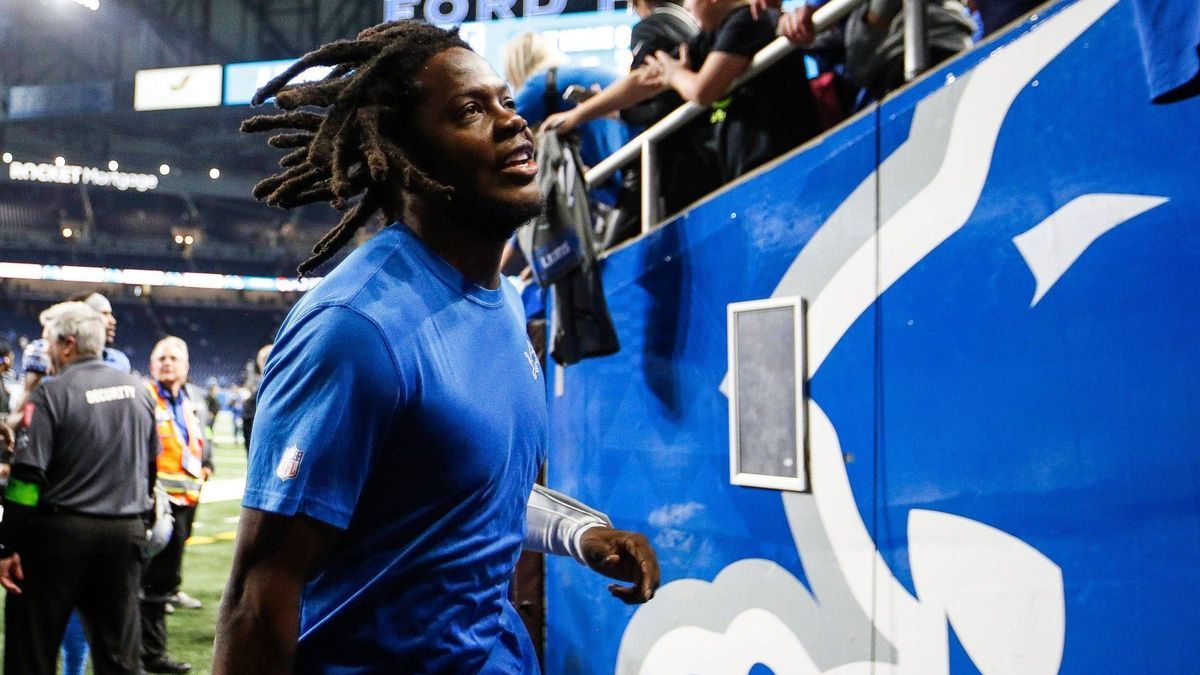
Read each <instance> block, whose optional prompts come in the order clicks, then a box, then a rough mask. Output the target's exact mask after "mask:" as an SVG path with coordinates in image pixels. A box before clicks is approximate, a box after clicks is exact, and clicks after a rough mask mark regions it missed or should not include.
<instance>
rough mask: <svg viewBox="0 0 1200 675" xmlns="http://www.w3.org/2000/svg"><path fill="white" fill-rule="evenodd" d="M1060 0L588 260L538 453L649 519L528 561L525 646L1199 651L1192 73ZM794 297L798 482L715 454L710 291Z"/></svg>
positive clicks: (947, 666)
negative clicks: (754, 484) (599, 312)
mask: <svg viewBox="0 0 1200 675" xmlns="http://www.w3.org/2000/svg"><path fill="white" fill-rule="evenodd" d="M1131 20H1132V17H1131V10H1130V7H1129V6H1128V3H1127V2H1125V1H1124V0H1122V1H1121V2H1117V0H1079V1H1078V2H1073V3H1072V2H1064V3H1061V4H1059V5H1057V6H1055V7H1054V8H1053V9H1052V10H1051V11H1048V12H1045V13H1044V14H1043V15H1042V16H1038V17H1036V18H1034V19H1031V20H1029V21H1028V22H1026V23H1025V24H1023V25H1021V26H1019V27H1017V28H1016V29H1015V30H1013V31H1011V32H1010V33H1009V34H1007V35H1005V36H1001V38H1000V39H998V40H996V41H993V42H991V43H989V44H987V45H984V46H983V47H981V48H979V49H977V50H976V51H975V52H973V53H971V54H968V55H966V56H964V57H963V58H961V59H959V60H957V61H955V62H954V63H951V64H948V65H947V66H945V67H944V68H942V69H941V70H939V71H938V72H937V73H935V74H933V75H932V76H931V77H930V78H928V79H926V80H924V81H922V82H921V83H918V84H917V85H915V86H913V87H911V88H909V89H907V90H905V91H904V92H902V93H900V94H899V95H898V96H896V97H894V98H892V99H890V100H888V101H887V102H885V103H884V104H883V105H882V106H881V107H880V108H879V109H877V110H872V111H871V112H869V113H867V114H866V115H864V116H863V117H861V118H859V119H857V120H856V121H854V122H852V123H850V124H849V125H847V126H846V127H844V128H842V129H841V130H839V131H838V132H836V133H834V134H832V135H831V136H830V137H828V138H825V139H823V140H822V141H821V142H820V143H818V144H816V145H814V146H813V147H810V148H807V149H804V150H802V151H801V152H799V153H796V154H794V155H792V156H791V157H789V158H787V159H785V160H783V161H781V162H779V163H777V164H776V165H774V166H772V167H769V168H768V169H766V170H765V171H763V172H761V173H759V174H757V175H756V176H753V177H751V178H750V179H748V180H746V181H744V182H742V183H741V184H739V185H736V186H733V187H731V188H729V189H727V190H726V191H724V192H722V193H721V194H719V195H717V196H715V197H714V198H712V199H710V200H709V201H707V202H705V203H703V204H701V205H699V206H697V207H696V208H694V209H693V210H692V211H691V212H689V213H687V214H685V215H684V216H682V217H680V218H678V219H677V220H675V221H673V222H672V223H670V224H668V225H667V226H665V227H664V228H662V229H660V230H658V231H656V232H655V233H653V234H651V235H649V236H648V237H646V238H644V239H642V240H640V241H638V242H636V243H634V244H633V245H631V246H629V247H627V248H625V249H622V250H620V251H618V252H616V253H614V254H613V255H611V256H610V257H609V258H608V261H607V263H606V268H605V284H606V291H607V294H608V299H609V304H610V308H611V310H612V312H613V316H614V319H615V321H616V324H617V326H618V331H619V333H620V337H621V341H622V350H621V352H620V353H618V354H616V355H614V356H612V357H608V358H604V359H597V360H594V361H589V362H585V363H582V364H579V365H575V366H571V367H569V368H566V369H564V370H562V371H559V372H558V373H556V375H555V377H556V378H557V381H556V382H555V383H554V385H555V386H556V387H559V388H560V390H561V391H560V393H559V394H558V395H556V396H554V397H553V399H552V415H553V425H554V429H553V439H554V448H553V450H552V454H551V460H550V466H549V479H550V484H551V485H552V486H553V487H555V488H557V489H561V490H563V491H566V492H568V493H570V494H574V495H577V496H579V497H580V498H581V499H583V500H584V501H587V502H589V503H592V504H594V505H596V506H597V507H599V508H602V509H604V510H606V511H607V512H608V513H609V514H610V515H612V516H613V518H614V520H615V521H616V522H617V523H618V524H619V525H620V526H622V527H626V528H630V529H637V530H642V531H644V532H646V533H647V534H648V535H649V536H650V538H651V539H652V540H653V542H654V543H655V545H656V547H657V548H658V551H659V555H660V560H661V563H662V565H663V581H664V587H663V589H662V590H661V592H660V594H659V597H657V598H656V599H655V600H654V601H652V602H651V603H649V604H647V605H646V606H644V607H642V608H639V609H637V610H636V611H635V610H634V609H632V608H627V607H625V606H623V605H621V604H620V603H619V602H618V601H616V600H614V599H612V598H610V597H608V596H607V594H606V593H605V592H604V585H605V582H604V580H602V579H599V578H598V577H596V576H595V575H594V574H592V573H591V572H588V571H587V570H583V569H581V568H580V567H579V566H578V565H576V564H575V563H573V562H570V561H564V560H552V561H550V563H549V569H548V578H547V588H548V591H547V596H548V597H547V601H548V613H549V627H548V636H547V650H546V658H547V663H546V670H547V672H551V673H608V672H621V673H627V672H628V673H633V672H639V671H643V669H644V672H653V673H659V672H664V673H667V672H681V673H683V672H713V673H747V672H756V673H760V672H768V671H774V672H789V673H822V672H824V673H829V672H836V673H838V675H848V674H850V673H897V674H900V673H902V674H906V675H907V674H912V675H937V674H938V673H943V672H953V673H974V672H996V673H1002V672H1012V673H1023V674H1025V673H1029V674H1036V673H1050V672H1058V671H1060V670H1061V672H1069V673H1101V672H1104V673H1108V672H1112V673H1142V672H1144V673H1161V672H1187V671H1188V670H1189V669H1191V668H1193V667H1194V665H1193V664H1195V663H1198V662H1200V647H1197V646H1196V644H1197V643H1196V642H1195V641H1193V640H1191V636H1190V627H1191V626H1194V625H1196V623H1197V622H1198V620H1200V609H1198V608H1200V487H1198V486H1200V455H1198V454H1197V445H1200V422H1198V421H1197V420H1196V418H1195V415H1194V411H1195V410H1197V409H1200V385H1198V384H1197V377H1196V374H1197V373H1200V349H1197V348H1196V346H1195V345H1196V340H1195V337H1194V335H1193V333H1194V331H1195V327H1196V326H1197V325H1200V324H1197V321H1196V319H1195V318H1194V317H1196V316H1198V315H1200V283H1198V282H1200V272H1198V271H1197V270H1198V269H1200V216H1198V215H1197V214H1200V191H1198V190H1197V189H1196V187H1197V176H1198V175H1200V134H1197V133H1196V131H1195V130H1196V129H1197V128H1200V100H1193V101H1185V102H1182V103H1177V104H1172V105H1167V106H1153V105H1151V104H1150V103H1149V100H1148V99H1149V95H1148V91H1147V89H1146V85H1145V83H1144V79H1143V75H1142V71H1141V70H1140V67H1139V64H1138V60H1137V59H1138V54H1137V45H1136V37H1135V35H1134V33H1133V30H1132V28H1131V27H1130V22H1131ZM772 295H776V296H778V295H800V296H802V297H804V298H805V299H806V301H808V302H809V317H808V318H809V325H808V335H809V339H810V345H809V354H808V356H809V359H810V373H809V374H810V380H809V390H810V393H811V397H812V402H811V404H810V407H809V414H810V422H811V427H810V436H809V439H808V442H809V445H810V447H809V451H810V453H812V458H811V462H812V468H813V491H812V493H810V494H794V493H782V494H781V493H778V492H775V491H769V490H761V489H754V488H743V487H734V486H731V485H730V484H729V476H728V414H727V400H726V398H725V396H724V394H722V393H721V391H720V386H721V383H722V380H723V378H724V377H725V373H726V366H727V364H726V333H725V331H726V326H725V307H726V305H727V304H728V303H730V302H737V301H742V300H751V299H759V298H765V297H770V296H772Z"/></svg>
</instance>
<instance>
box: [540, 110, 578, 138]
mask: <svg viewBox="0 0 1200 675" xmlns="http://www.w3.org/2000/svg"><path fill="white" fill-rule="evenodd" d="M578 110H579V108H571V109H570V110H568V111H566V112H560V113H554V114H553V115H551V116H549V117H547V118H546V121H545V122H542V128H543V129H545V130H547V131H553V132H555V133H557V134H558V135H559V136H561V135H563V134H565V133H568V132H570V131H571V130H573V129H574V128H575V127H577V126H579V114H578V113H577V112H576V111H578Z"/></svg>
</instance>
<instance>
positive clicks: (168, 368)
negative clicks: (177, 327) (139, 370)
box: [150, 344, 188, 387]
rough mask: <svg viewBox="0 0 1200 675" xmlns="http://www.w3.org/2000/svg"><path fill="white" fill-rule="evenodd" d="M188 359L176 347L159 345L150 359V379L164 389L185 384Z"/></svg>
mask: <svg viewBox="0 0 1200 675" xmlns="http://www.w3.org/2000/svg"><path fill="white" fill-rule="evenodd" d="M187 376H188V357H187V355H186V354H184V353H183V350H182V349H180V348H179V347H177V346H176V345H171V344H167V345H161V346H160V347H159V348H158V349H156V350H155V351H154V354H153V356H152V357H151V358H150V377H152V378H154V379H155V380H156V381H158V382H160V383H161V384H162V385H163V386H165V387H174V386H176V385H182V384H183V383H184V382H187Z"/></svg>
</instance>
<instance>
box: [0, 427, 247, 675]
mask: <svg viewBox="0 0 1200 675" xmlns="http://www.w3.org/2000/svg"><path fill="white" fill-rule="evenodd" d="M223 421H228V420H227V419H226V420H223ZM216 440H217V442H216V444H215V449H214V457H213V459H214V463H215V464H216V467H217V473H216V475H214V476H213V481H214V482H212V483H210V484H209V486H207V487H206V488H205V490H206V492H208V491H209V488H218V487H220V488H222V489H219V490H218V489H214V490H212V492H213V493H214V494H215V493H217V492H220V493H222V494H223V495H224V494H226V493H229V494H233V493H234V492H236V490H235V489H230V486H229V484H224V481H229V480H237V479H241V478H244V477H245V475H246V453H245V451H244V450H243V449H242V446H241V444H240V443H236V444H235V443H234V442H233V437H232V435H231V434H229V433H228V431H226V432H225V433H221V431H220V430H219V431H218V434H217V439H216ZM217 481H220V482H217ZM234 487H236V486H234ZM205 499H207V496H206V497H205ZM240 510H241V506H240V499H230V500H226V501H217V502H211V503H205V502H202V503H201V504H200V507H199V511H197V512H196V522H195V525H194V528H193V531H192V540H191V541H190V542H189V544H188V547H187V551H186V552H185V553H184V556H183V590H184V591H185V592H186V593H187V594H188V595H191V596H192V597H194V598H197V599H199V600H200V601H201V602H203V603H204V606H203V607H202V608H200V609H195V610H188V609H176V610H175V613H174V614H172V615H170V616H168V617H167V632H168V634H169V638H168V642H167V652H168V653H169V654H170V655H171V656H172V657H174V658H175V659H177V660H179V661H186V662H188V663H190V664H192V672H193V673H208V672H209V671H210V665H211V663H212V644H213V629H214V627H215V625H216V621H217V606H218V605H219V604H220V602H221V592H222V590H224V588H225V580H226V578H227V577H228V576H229V563H230V560H231V559H232V557H233V539H234V534H235V532H236V531H237V516H238V512H239V511H240ZM2 621H3V613H2V612H0V625H2ZM2 649H3V645H2V644H0V650H2ZM2 653H3V652H2V651H0V654H2ZM87 672H88V673H89V674H90V673H91V672H92V670H91V668H90V666H89V668H88V670H87Z"/></svg>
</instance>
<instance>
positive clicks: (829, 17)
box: [584, 0, 867, 233]
mask: <svg viewBox="0 0 1200 675" xmlns="http://www.w3.org/2000/svg"><path fill="white" fill-rule="evenodd" d="M866 1H867V0H831V1H830V2H829V3H827V4H825V5H823V6H822V7H820V8H819V9H817V11H816V12H814V13H813V28H814V30H815V31H816V32H820V31H823V30H825V29H827V28H829V27H831V26H833V25H834V24H835V23H837V22H839V21H841V20H842V19H843V18H845V17H846V15H848V14H849V13H850V12H852V11H854V9H855V8H856V7H858V6H859V5H861V4H863V3H864V2H866ZM797 47H798V45H794V44H792V43H791V42H789V41H788V40H787V38H784V37H778V38H775V39H774V40H773V41H772V42H771V43H770V44H768V45H767V46H766V47H763V48H762V49H760V50H759V51H758V53H757V54H755V55H754V59H753V60H752V61H751V62H750V67H749V68H747V69H746V72H745V73H743V74H742V75H741V77H739V78H737V79H736V80H734V82H733V84H732V85H730V87H729V90H730V91H733V90H734V89H736V88H737V87H739V86H740V85H741V84H742V83H743V82H745V81H746V80H749V79H750V78H752V77H755V76H756V75H758V74H759V73H761V72H762V71H764V70H766V69H767V68H769V67H771V66H772V65H774V64H775V63H776V62H777V61H779V59H782V58H783V57H784V56H786V55H787V54H788V53H790V52H791V51H792V50H793V49H796V48H797ZM704 110H706V108H704V107H701V106H699V105H697V104H695V103H690V102H689V103H684V104H683V105H681V106H679V107H678V108H676V109H675V110H673V111H671V112H670V113H668V114H667V116H666V117H664V118H662V119H661V120H659V121H658V122H657V123H655V124H654V126H652V127H650V128H649V129H647V130H645V131H643V132H642V133H641V134H638V136H637V137H636V138H634V139H633V140H631V141H629V142H628V143H626V144H625V145H623V146H621V148H620V149H618V150H617V151H616V152H614V153H613V154H611V155H609V156H608V157H606V158H604V160H603V161H601V162H599V163H597V164H596V165H595V166H593V167H592V168H591V169H589V170H588V171H587V173H585V174H584V179H585V180H586V181H587V184H588V187H591V186H593V185H596V184H597V183H599V182H601V181H603V180H605V179H606V178H608V177H609V176H611V175H613V174H614V173H616V172H617V170H618V169H620V168H621V167H622V166H624V165H626V164H628V163H629V162H631V161H633V159H634V158H635V157H637V156H638V155H641V158H642V161H641V169H642V170H641V178H642V232H643V233H645V232H649V231H650V230H651V229H652V228H653V227H654V225H657V224H658V213H657V208H656V203H655V200H654V199H653V196H654V195H657V194H658V171H657V162H656V158H655V152H654V145H655V144H656V143H657V142H658V141H661V140H662V139H664V138H666V137H667V136H669V135H670V134H672V133H674V132H675V131H677V130H679V129H680V128H682V127H683V125H685V124H687V123H688V122H690V121H692V120H693V119H695V118H696V116H697V115H699V114H700V113H701V112H703V111H704Z"/></svg>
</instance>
